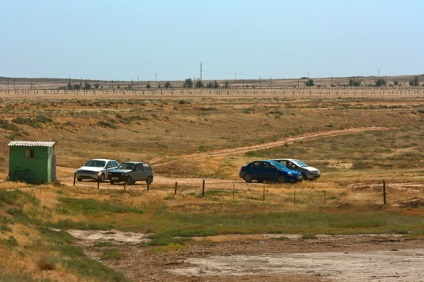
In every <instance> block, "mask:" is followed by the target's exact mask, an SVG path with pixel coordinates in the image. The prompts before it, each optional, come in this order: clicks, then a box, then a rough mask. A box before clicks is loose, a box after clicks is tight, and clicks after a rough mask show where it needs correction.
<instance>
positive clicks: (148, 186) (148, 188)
mask: <svg viewBox="0 0 424 282" xmlns="http://www.w3.org/2000/svg"><path fill="white" fill-rule="evenodd" d="M149 191H150V184H149V183H147V192H149Z"/></svg>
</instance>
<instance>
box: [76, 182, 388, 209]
mask: <svg viewBox="0 0 424 282" xmlns="http://www.w3.org/2000/svg"><path fill="white" fill-rule="evenodd" d="M73 185H74V186H75V185H76V182H75V177H74V183H73ZM96 186H97V189H111V185H110V183H109V182H101V181H100V178H99V180H98V181H96ZM378 186H380V188H378V190H379V191H380V192H381V194H380V196H378V195H377V196H376V197H375V198H374V199H373V200H374V201H375V202H379V203H381V204H382V205H386V204H388V200H387V199H388V185H387V184H386V181H384V180H383V182H382V183H380V184H378ZM121 187H122V188H121ZM113 188H119V189H122V191H123V192H128V191H139V192H140V191H141V192H143V191H144V192H147V193H148V192H162V193H164V194H165V195H166V196H167V197H174V198H175V197H178V196H183V197H186V196H193V197H196V198H203V199H215V198H217V199H226V200H249V201H255V202H263V203H265V202H266V203H284V204H286V205H292V206H293V207H296V206H298V205H305V204H306V205H309V206H310V205H315V206H316V207H321V206H326V205H327V204H328V202H330V201H332V200H334V199H337V198H338V196H337V195H335V193H334V190H332V192H329V191H327V189H308V188H305V187H304V186H299V185H297V184H294V183H283V184H277V183H244V182H242V181H231V180H228V181H213V180H208V181H207V180H199V181H192V180H190V181H184V180H181V181H178V180H177V181H175V182H174V183H173V184H171V183H167V184H162V183H161V184H145V183H144V182H143V183H142V182H139V183H137V184H135V185H129V184H127V183H126V182H125V181H124V182H122V183H121V184H120V185H113ZM282 189H286V190H284V191H283V192H282ZM287 189H289V190H287ZM329 190H331V189H329ZM343 191H345V190H341V191H339V192H338V193H342V192H343ZM372 192H373V193H375V190H373V191H372ZM391 193H392V194H394V193H395V192H394V191H393V190H392V191H391ZM377 194H379V193H377Z"/></svg>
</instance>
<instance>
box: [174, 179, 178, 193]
mask: <svg viewBox="0 0 424 282" xmlns="http://www.w3.org/2000/svg"><path fill="white" fill-rule="evenodd" d="M177 186H178V183H177V181H175V187H174V195H177Z"/></svg>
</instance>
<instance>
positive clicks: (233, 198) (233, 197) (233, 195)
mask: <svg viewBox="0 0 424 282" xmlns="http://www.w3.org/2000/svg"><path fill="white" fill-rule="evenodd" d="M234 189H235V185H234V184H233V200H234Z"/></svg>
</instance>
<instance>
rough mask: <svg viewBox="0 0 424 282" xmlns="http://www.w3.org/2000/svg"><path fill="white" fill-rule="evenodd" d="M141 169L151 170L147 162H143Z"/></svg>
mask: <svg viewBox="0 0 424 282" xmlns="http://www.w3.org/2000/svg"><path fill="white" fill-rule="evenodd" d="M143 169H145V170H151V169H152V168H151V167H150V165H149V164H143Z"/></svg>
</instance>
